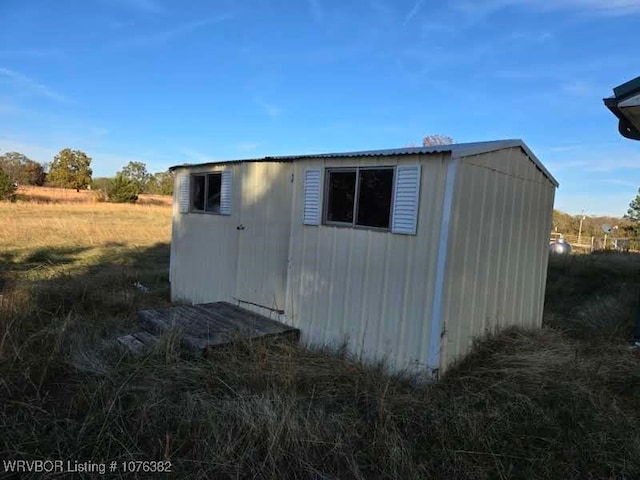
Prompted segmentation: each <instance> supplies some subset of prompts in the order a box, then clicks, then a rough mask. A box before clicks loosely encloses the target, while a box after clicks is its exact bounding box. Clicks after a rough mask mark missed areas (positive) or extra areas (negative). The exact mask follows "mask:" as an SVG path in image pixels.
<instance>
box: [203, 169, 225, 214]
mask: <svg viewBox="0 0 640 480" xmlns="http://www.w3.org/2000/svg"><path fill="white" fill-rule="evenodd" d="M221 186H222V174H221V173H211V174H209V175H207V205H206V207H207V208H206V210H207V212H215V213H220V189H221Z"/></svg>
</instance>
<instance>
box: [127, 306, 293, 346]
mask: <svg viewBox="0 0 640 480" xmlns="http://www.w3.org/2000/svg"><path fill="white" fill-rule="evenodd" d="M138 318H139V320H140V323H141V325H142V327H143V328H144V330H146V331H145V332H139V333H136V334H133V338H135V339H136V340H137V341H139V342H140V343H142V344H145V345H146V344H153V342H154V341H155V342H157V341H158V339H157V338H156V337H155V335H159V334H163V333H165V332H166V331H168V330H174V331H177V332H178V334H179V335H180V337H181V341H182V343H183V344H184V345H185V346H186V347H187V348H189V349H192V350H204V349H205V348H207V347H210V346H217V345H223V344H227V343H230V342H232V341H234V340H236V339H238V338H248V339H254V338H259V337H271V336H274V335H281V334H285V335H286V336H288V337H293V338H298V337H299V333H300V332H299V330H298V329H296V328H293V327H290V326H288V325H285V324H283V323H281V322H278V321H276V320H272V319H270V318H267V317H265V316H263V315H260V314H258V313H255V312H252V311H249V310H245V309H244V308H241V307H238V306H236V305H233V304H231V303H228V302H216V303H205V304H199V305H193V306H189V305H176V306H174V307H165V308H158V309H150V310H142V311H140V312H138Z"/></svg>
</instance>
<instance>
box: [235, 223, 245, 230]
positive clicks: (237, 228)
mask: <svg viewBox="0 0 640 480" xmlns="http://www.w3.org/2000/svg"><path fill="white" fill-rule="evenodd" d="M236 230H244V225H242V224H240V225H238V226H237V227H236Z"/></svg>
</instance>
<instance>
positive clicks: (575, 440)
mask: <svg viewBox="0 0 640 480" xmlns="http://www.w3.org/2000/svg"><path fill="white" fill-rule="evenodd" d="M72 193H73V194H75V192H72ZM169 222H170V209H169V208H167V207H158V206H148V205H110V204H101V203H92V202H82V203H63V202H59V203H55V202H49V203H27V202H22V201H18V202H17V203H14V204H11V203H0V225H1V226H2V228H0V245H1V250H0V425H1V427H0V428H2V435H0V460H17V459H25V460H37V459H61V460H64V461H67V460H70V461H72V462H73V461H74V460H79V461H86V460H91V461H94V462H99V461H108V462H110V461H118V462H121V461H128V460H139V461H149V460H153V461H158V460H167V461H171V465H172V472H173V473H172V474H171V478H184V479H187V478H202V479H205V478H223V479H225V478H228V479H238V478H252V479H268V478H278V479H280V478H296V479H300V478H310V479H311V478H314V479H351V478H353V479H382V478H389V479H397V478H402V479H425V478H427V479H428V478H438V479H440V478H461V479H506V478H520V479H527V480H528V479H535V478H548V479H557V478H562V479H588V478H640V460H639V459H640V435H639V434H638V432H640V359H639V357H638V354H637V353H634V352H631V351H630V350H629V349H628V348H627V347H626V340H627V339H628V336H629V334H630V331H631V316H632V308H633V306H634V303H635V300H636V297H637V293H638V289H640V259H639V257H638V256H634V255H627V256H623V255H600V256H597V255H581V256H574V257H568V258H553V259H552V261H551V264H550V268H549V280H548V292H547V303H546V312H545V321H546V323H547V326H546V327H545V328H544V329H542V330H541V331H537V332H525V331H520V330H511V331H508V332H504V333H503V334H501V335H498V336H492V337H489V338H487V339H485V340H483V341H482V342H480V343H478V344H477V345H476V347H475V349H474V351H473V352H472V353H471V354H470V355H469V356H468V357H467V358H466V359H465V360H464V361H462V362H461V363H460V364H459V365H457V366H456V367H455V368H453V369H451V370H450V371H449V372H448V373H447V375H446V376H445V377H444V378H443V379H442V380H441V381H440V382H439V383H437V384H433V385H418V384H416V383H415V382H414V381H413V379H412V378H410V377H408V376H403V375H388V374H386V373H385V370H384V368H383V365H364V364H362V363H359V362H357V361H355V360H354V359H351V358H349V356H348V355H346V354H345V352H344V351H323V350H321V349H319V350H308V349H304V348H302V347H300V346H296V345H292V344H289V343H285V342H282V341H281V342H278V341H273V342H269V343H264V342H260V343H256V344H242V343H241V344H236V345H234V346H233V347H229V348H226V349H219V350H215V351H213V352H211V353H210V354H208V355H206V356H205V357H203V358H192V357H189V356H187V355H185V354H183V353H181V352H180V349H179V346H178V345H177V344H176V342H175V339H173V338H171V337H170V336H168V337H166V338H165V339H164V342H163V344H162V345H161V346H160V347H158V348H157V349H156V350H155V351H153V352H151V353H150V354H149V355H147V356H144V357H141V358H133V357H131V356H129V355H128V354H127V353H126V352H125V351H124V350H123V349H122V348H120V347H119V346H118V345H116V344H115V343H114V342H113V338H114V337H115V336H116V335H118V334H122V333H128V332H130V331H132V329H133V328H135V327H134V325H135V312H136V311H137V310H138V309H140V308H143V307H146V306H156V305H166V304H168V260H169V258H168V251H169V250H168V242H169ZM138 281H139V282H141V283H142V284H143V285H145V286H147V287H148V288H149V292H147V293H144V292H142V291H140V290H138V289H136V288H134V287H133V284H134V283H135V282H138ZM0 467H2V466H1V465H0ZM156 476H157V475H150V478H155V477H156ZM9 477H12V478H16V475H15V474H14V475H12V474H10V473H7V472H6V471H5V470H3V469H1V468H0V478H9ZM138 477H143V475H140V474H138V475H135V474H130V473H124V472H122V471H118V472H114V473H113V475H111V477H110V478H138ZM20 478H42V474H31V475H30V476H29V475H28V474H22V475H21V476H20ZM51 478H66V477H60V476H59V475H57V476H54V475H51ZM72 478H83V477H82V475H76V476H73V477H72ZM85 478H95V475H87V476H86V477H85Z"/></svg>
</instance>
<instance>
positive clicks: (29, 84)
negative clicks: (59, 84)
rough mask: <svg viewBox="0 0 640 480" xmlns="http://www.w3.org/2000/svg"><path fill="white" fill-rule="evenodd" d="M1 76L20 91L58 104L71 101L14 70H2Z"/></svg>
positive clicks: (0, 71)
mask: <svg viewBox="0 0 640 480" xmlns="http://www.w3.org/2000/svg"><path fill="white" fill-rule="evenodd" d="M0 76H1V77H5V78H7V79H8V80H9V81H10V82H11V83H13V85H14V86H15V87H16V88H18V89H21V90H24V91H28V92H31V93H34V94H37V95H41V96H43V97H47V98H50V99H51V100H56V101H58V102H65V103H66V102H69V99H68V98H67V97H65V96H64V95H62V94H60V93H58V92H56V91H54V90H53V89H51V88H49V87H47V86H46V85H43V84H41V83H38V82H37V81H35V80H33V79H32V78H29V77H27V76H26V75H23V74H21V73H19V72H16V71H14V70H9V69H8V68H0Z"/></svg>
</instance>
